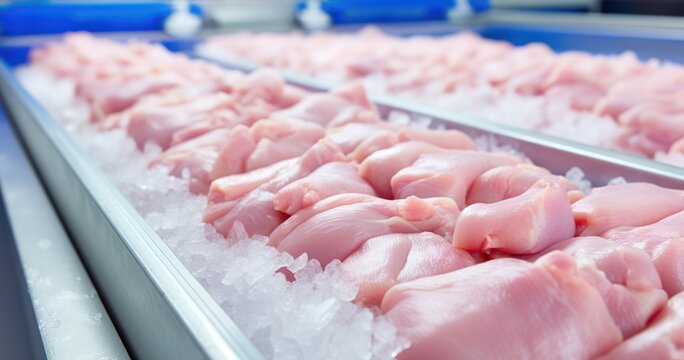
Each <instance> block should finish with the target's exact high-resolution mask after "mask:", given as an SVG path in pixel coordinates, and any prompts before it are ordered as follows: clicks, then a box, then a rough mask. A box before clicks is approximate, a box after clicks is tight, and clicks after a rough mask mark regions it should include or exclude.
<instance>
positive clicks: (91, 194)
mask: <svg viewBox="0 0 684 360" xmlns="http://www.w3.org/2000/svg"><path fill="white" fill-rule="evenodd" d="M208 60H212V61H215V60H213V59H208ZM220 63H221V64H223V65H224V66H226V67H229V68H233V69H238V70H253V69H255V68H257V66H254V65H251V64H245V63H226V62H220ZM285 76H286V78H287V80H288V81H289V82H290V83H291V84H293V85H298V86H301V87H304V88H308V89H311V90H326V89H328V88H329V87H330V86H329V85H328V84H323V83H320V82H317V81H314V80H312V79H308V78H305V77H302V76H298V75H295V74H290V73H285ZM0 93H1V94H2V95H3V99H4V101H5V103H6V105H7V109H8V110H9V112H10V114H11V116H12V118H13V121H14V123H15V125H16V127H17V128H18V130H19V132H20V134H21V136H22V138H23V140H24V142H25V144H26V146H27V148H28V150H29V152H30V154H31V156H32V158H33V161H34V162H35V163H36V165H37V167H38V169H39V171H40V174H41V176H42V178H43V181H44V182H45V184H46V186H47V188H48V189H49V191H50V194H51V196H52V200H53V202H54V203H55V205H56V207H57V208H58V210H59V212H60V214H61V216H62V218H63V220H64V222H65V225H66V226H67V228H68V230H69V232H70V234H71V236H72V238H73V241H74V242H75V245H76V246H77V248H78V250H79V252H80V254H81V256H82V257H83V259H84V262H85V264H86V266H87V268H88V270H89V271H90V273H91V275H92V277H93V279H94V281H95V284H96V286H97V288H98V290H99V292H100V294H101V295H102V297H103V300H104V303H105V306H106V307H107V308H108V310H109V312H110V314H111V316H112V320H113V321H114V324H115V326H116V327H117V329H118V330H119V332H120V333H121V335H122V337H123V340H124V342H125V344H126V346H127V348H128V350H129V352H130V353H131V354H132V355H133V356H134V357H139V358H160V359H193V358H231V359H233V358H234V359H237V358H241V359H243V358H244V359H252V358H255V359H259V358H261V355H260V354H259V352H258V351H257V350H256V348H255V347H254V346H253V344H251V343H250V341H249V340H248V339H247V338H246V337H245V336H244V334H242V333H241V332H240V330H239V329H238V328H237V327H236V325H235V324H234V323H233V322H232V321H231V319H230V318H229V317H228V316H227V315H226V314H225V313H224V312H223V310H222V309H220V308H219V306H218V305H217V304H216V303H215V302H214V301H213V299H211V297H210V296H209V295H208V294H207V293H206V291H205V290H204V289H203V288H202V287H201V285H200V284H199V283H198V282H197V280H196V279H195V278H194V277H193V276H192V275H191V274H190V273H189V272H188V271H187V269H185V268H184V267H183V265H182V264H181V263H180V262H179V260H178V259H177V258H176V257H175V255H174V254H173V253H172V252H171V251H170V250H169V249H168V247H167V246H166V245H165V244H164V243H163V242H162V241H161V239H160V238H159V237H158V236H157V234H155V233H154V231H153V230H152V229H151V228H150V227H149V226H148V225H147V224H146V223H145V221H144V220H143V219H142V218H141V216H140V215H139V214H138V213H137V212H136V211H135V209H134V208H133V207H132V206H131V205H130V204H129V203H128V201H127V200H126V199H125V198H124V197H123V196H122V195H121V194H120V193H119V191H118V190H117V189H116V188H115V187H114V186H113V185H112V184H111V183H110V182H109V181H108V180H107V179H106V177H105V176H104V175H103V174H102V173H101V171H99V170H98V169H97V168H96V166H95V165H94V164H93V163H92V162H91V161H90V160H89V159H88V157H87V155H86V154H84V153H83V152H82V151H81V150H80V149H79V148H78V147H77V146H76V145H75V144H74V143H73V142H72V140H71V138H70V135H69V134H68V133H67V132H66V131H65V130H64V129H63V128H62V127H61V125H60V124H59V123H58V122H57V121H56V120H55V119H53V118H52V116H51V115H50V114H49V113H48V112H47V111H45V110H44V109H43V108H42V106H41V105H40V104H38V103H37V102H36V101H35V100H34V99H33V98H32V97H31V96H30V95H29V94H28V93H27V92H26V91H25V90H24V89H23V87H22V86H21V85H20V84H19V83H18V81H17V79H16V77H15V76H14V74H13V72H12V71H11V69H9V68H8V67H6V66H5V65H2V66H1V67H0ZM370 97H371V100H372V101H373V102H375V103H376V104H377V105H378V108H379V109H380V111H381V112H382V113H383V115H387V114H388V113H389V112H390V111H402V112H407V113H411V114H416V115H418V116H427V117H430V118H432V119H433V124H443V125H445V126H446V127H448V128H455V129H459V130H462V131H465V132H466V133H468V134H470V135H472V136H482V135H485V136H492V137H493V138H494V139H495V140H496V141H497V142H498V143H499V144H502V145H509V146H512V147H514V148H516V149H517V150H519V151H521V152H523V153H525V154H526V155H527V156H528V157H529V158H530V159H531V160H532V161H534V162H535V163H536V164H538V165H540V166H544V167H547V168H548V169H550V170H551V171H553V172H556V173H564V172H565V171H567V170H568V169H569V168H570V167H571V166H579V167H581V168H582V169H583V170H584V171H585V172H586V174H587V178H588V179H590V180H591V181H592V182H594V183H595V184H604V183H606V182H607V181H608V180H609V179H612V178H614V177H617V176H623V177H625V178H626V179H627V180H629V181H648V182H652V183H655V184H659V185H661V186H667V187H671V188H680V189H684V170H682V169H680V168H677V167H673V166H669V165H665V164H660V163H657V162H654V161H651V160H648V159H644V158H639V157H636V156H631V155H627V154H623V153H618V152H613V151H608V150H604V149H600V148H596V147H592V146H585V145H581V144H577V143H574V142H571V141H564V140H559V139H556V138H552V137H549V136H544V135H540V134H537V133H533V132H529V131H525V130H520V129H516V128H511V127H508V126H504V125H501V124H494V123H490V122H485V121H478V120H473V119H467V118H463V117H459V116H456V115H453V114H446V113H443V112H438V111H434V110H432V109H428V108H425V107H420V106H416V105H408V104H406V102H405V101H401V100H397V99H394V98H392V97H389V96H384V95H378V94H371V96H370Z"/></svg>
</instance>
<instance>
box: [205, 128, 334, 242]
mask: <svg viewBox="0 0 684 360" xmlns="http://www.w3.org/2000/svg"><path fill="white" fill-rule="evenodd" d="M343 158H344V154H342V152H341V151H340V149H339V148H338V147H337V146H335V145H334V144H331V143H330V142H328V141H326V140H325V139H322V140H321V141H319V142H318V143H316V144H315V145H314V146H313V147H312V148H311V149H309V150H308V151H307V152H306V153H304V154H303V155H302V156H300V157H299V158H296V159H290V160H284V161H281V162H279V163H275V164H273V165H271V166H269V167H266V168H261V169H258V170H255V171H251V172H248V173H244V174H240V175H232V176H226V177H223V178H220V179H216V180H214V181H213V182H212V183H211V187H210V189H209V194H208V199H207V200H208V204H207V208H206V210H205V212H204V222H206V223H210V224H212V225H213V226H214V228H216V230H217V231H218V232H219V233H221V234H223V235H227V234H228V233H229V232H230V230H231V229H232V228H233V226H234V225H235V223H236V222H240V223H242V225H243V226H244V228H245V230H246V231H247V233H248V234H250V235H253V234H259V235H267V236H268V235H269V234H271V232H272V231H273V230H274V229H275V228H276V227H278V225H280V224H281V223H282V222H283V221H285V219H287V215H286V214H284V213H282V212H279V211H277V210H276V209H274V207H273V199H274V197H275V194H276V193H277V192H278V191H279V190H280V189H282V188H283V187H284V186H286V185H287V184H289V183H291V182H293V181H295V180H298V179H301V178H303V177H305V176H307V175H309V174H310V173H311V172H313V171H314V170H316V169H318V168H319V167H320V166H321V165H323V164H326V163H329V162H332V161H340V160H342V159H343Z"/></svg>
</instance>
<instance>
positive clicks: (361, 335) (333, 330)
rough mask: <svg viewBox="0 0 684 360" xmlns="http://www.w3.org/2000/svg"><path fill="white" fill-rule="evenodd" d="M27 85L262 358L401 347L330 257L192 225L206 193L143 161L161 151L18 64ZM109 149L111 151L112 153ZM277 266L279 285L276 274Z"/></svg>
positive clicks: (392, 351) (349, 355)
mask: <svg viewBox="0 0 684 360" xmlns="http://www.w3.org/2000/svg"><path fill="white" fill-rule="evenodd" d="M18 75H19V76H20V79H22V81H23V83H24V84H27V85H29V86H27V88H29V90H30V91H31V92H32V93H33V94H34V95H35V96H36V97H37V98H39V99H41V101H42V100H46V99H51V100H46V101H43V104H44V105H45V106H46V107H47V108H48V109H49V110H50V111H51V112H52V113H53V115H55V117H56V118H58V119H60V121H62V122H63V123H64V125H65V127H66V128H67V129H68V130H69V131H70V132H71V133H72V135H73V137H74V139H75V140H76V142H77V143H78V144H79V145H80V146H81V147H82V148H83V150H84V151H85V152H86V153H88V154H90V155H91V157H92V158H93V160H94V161H95V163H96V164H97V165H98V166H99V168H100V169H101V170H103V171H104V172H105V173H106V174H107V176H108V178H109V179H110V180H111V181H112V182H113V183H114V184H115V185H116V186H117V187H118V188H119V190H120V191H121V192H122V193H123V195H124V196H125V197H126V198H127V199H128V200H129V201H130V202H131V204H132V205H133V206H134V207H135V208H136V209H137V210H138V212H139V213H140V214H141V215H142V216H143V218H144V219H145V220H146V221H147V223H148V224H149V225H150V226H151V227H152V228H153V229H154V230H155V231H156V233H157V234H158V235H159V236H160V238H161V239H163V240H164V242H165V243H166V244H167V245H168V246H169V248H170V249H171V250H172V251H173V252H174V253H175V254H176V255H177V256H178V258H179V259H180V260H181V262H182V263H183V264H184V265H185V266H186V267H187V269H188V270H189V271H190V272H191V273H192V274H193V275H194V276H195V277H196V278H197V279H198V281H199V282H200V283H201V284H202V285H203V286H204V287H205V288H206V289H207V291H208V292H209V294H210V295H211V296H212V297H213V298H214V299H215V300H216V302H217V303H218V304H219V305H220V306H221V307H222V308H223V309H224V310H225V311H226V313H228V315H229V316H230V317H231V318H232V319H233V321H235V322H236V324H237V325H238V327H240V329H241V330H242V331H243V332H244V333H245V335H246V336H247V337H249V338H250V339H251V341H252V342H253V343H254V344H255V346H257V348H258V349H259V350H260V351H261V353H262V354H263V355H264V356H266V357H267V358H273V359H323V358H325V359H387V358H392V357H393V356H394V355H396V354H397V353H398V352H400V351H401V350H402V349H404V348H406V347H407V346H408V343H407V340H405V339H403V338H401V337H399V336H398V334H397V331H396V328H395V327H394V325H392V324H391V323H390V322H389V321H388V320H387V319H386V318H384V317H383V316H382V315H381V314H379V313H378V310H377V309H368V308H365V307H364V306H361V305H358V304H354V303H352V302H351V301H352V300H353V299H354V298H355V296H356V292H357V288H355V287H354V286H352V285H351V284H349V283H348V282H347V281H345V280H344V279H343V278H342V276H341V273H340V269H339V264H340V263H339V261H337V262H333V263H331V264H329V265H328V266H327V267H326V268H325V269H321V266H320V264H319V263H318V261H316V260H311V261H308V259H307V258H306V256H300V257H298V258H296V259H293V258H292V256H290V255H289V254H287V253H281V252H279V251H277V250H276V249H275V248H273V247H270V246H267V245H266V242H267V238H266V237H263V236H255V237H251V238H250V237H248V236H247V235H246V233H245V231H244V229H243V228H242V227H241V225H239V224H238V225H237V226H236V227H235V228H234V229H233V230H232V231H231V233H230V234H229V236H228V238H227V239H226V238H223V237H222V236H221V235H219V234H218V233H217V232H216V231H215V230H214V229H213V227H211V226H209V225H207V224H204V223H203V222H202V212H203V211H204V206H205V205H206V196H204V195H194V194H191V193H190V192H189V191H188V179H187V177H182V178H177V177H173V176H170V175H169V174H168V169H165V168H163V167H155V168H151V169H150V168H148V166H147V164H148V162H149V161H150V160H151V159H152V158H154V157H155V156H157V155H158V154H159V153H160V152H161V149H160V148H159V147H157V146H152V145H148V146H146V147H145V149H144V150H143V151H142V152H141V151H139V150H138V149H137V148H136V146H135V142H134V141H133V140H132V139H131V138H130V137H128V136H127V134H126V132H125V130H123V129H116V130H112V131H107V132H98V131H96V130H94V129H93V127H92V126H90V125H88V121H87V117H88V113H87V111H86V112H84V111H82V110H78V111H76V110H74V109H83V105H84V104H81V103H78V102H76V101H75V100H74V92H73V88H72V87H69V85H68V84H61V83H60V87H61V88H63V89H65V92H63V93H62V95H64V96H60V97H57V98H55V97H54V96H53V97H51V96H52V94H53V91H46V89H51V87H50V86H51V83H52V82H54V79H51V78H49V77H46V74H45V73H42V74H41V73H40V72H36V71H28V70H27V69H24V70H20V71H19V73H18ZM112 149H117V150H116V151H112ZM281 268H287V269H289V270H290V271H291V272H292V273H294V276H295V278H296V281H294V282H289V281H287V280H286V279H285V276H284V275H283V274H282V273H280V272H278V270H279V269H281Z"/></svg>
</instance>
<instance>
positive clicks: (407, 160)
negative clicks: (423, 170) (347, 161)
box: [359, 141, 447, 199]
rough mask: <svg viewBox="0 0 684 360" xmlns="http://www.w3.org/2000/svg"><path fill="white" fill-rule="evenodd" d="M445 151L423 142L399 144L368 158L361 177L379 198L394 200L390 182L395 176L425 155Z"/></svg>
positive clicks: (360, 172)
mask: <svg viewBox="0 0 684 360" xmlns="http://www.w3.org/2000/svg"><path fill="white" fill-rule="evenodd" d="M444 151H447V150H446V149H444V148H441V147H439V146H436V145H432V144H428V143H425V142H422V141H409V142H405V143H401V144H397V145H395V146H392V147H390V148H387V149H383V150H379V151H376V152H374V153H373V154H371V155H370V156H368V157H367V158H366V159H365V160H364V161H363V162H362V163H361V165H360V167H359V175H361V177H362V178H364V179H366V181H368V183H370V184H371V185H372V186H373V189H375V192H376V193H377V194H378V196H380V197H383V198H386V199H389V198H393V196H392V188H391V185H390V182H391V180H392V176H394V174H396V173H397V172H398V171H399V170H401V169H403V168H404V167H406V166H408V165H411V164H412V163H413V162H414V161H416V160H417V159H418V158H419V157H420V156H421V155H423V154H429V153H439V152H444Z"/></svg>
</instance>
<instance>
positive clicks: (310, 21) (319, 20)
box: [298, 0, 331, 31]
mask: <svg viewBox="0 0 684 360" xmlns="http://www.w3.org/2000/svg"><path fill="white" fill-rule="evenodd" d="M298 19H299V22H300V23H301V24H302V26H303V27H304V28H305V29H306V30H310V31H320V30H325V29H327V28H329V27H330V24H331V19H330V15H328V14H327V13H326V12H325V11H323V9H322V8H321V2H320V1H319V0H309V1H307V2H306V8H304V10H303V11H302V12H301V13H299V16H298Z"/></svg>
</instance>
